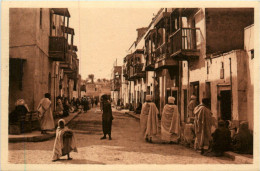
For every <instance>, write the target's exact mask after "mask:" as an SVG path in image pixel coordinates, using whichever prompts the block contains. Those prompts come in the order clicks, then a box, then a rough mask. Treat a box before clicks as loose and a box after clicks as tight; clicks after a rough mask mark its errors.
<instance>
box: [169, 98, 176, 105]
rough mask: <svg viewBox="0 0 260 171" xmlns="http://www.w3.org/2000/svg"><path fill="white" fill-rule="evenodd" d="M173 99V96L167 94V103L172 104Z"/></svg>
mask: <svg viewBox="0 0 260 171" xmlns="http://www.w3.org/2000/svg"><path fill="white" fill-rule="evenodd" d="M174 101H175V98H174V97H172V96H169V97H168V103H172V104H174Z"/></svg>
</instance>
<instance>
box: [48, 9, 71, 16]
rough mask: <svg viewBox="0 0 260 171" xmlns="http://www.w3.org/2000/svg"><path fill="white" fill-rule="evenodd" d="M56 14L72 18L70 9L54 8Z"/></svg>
mask: <svg viewBox="0 0 260 171" xmlns="http://www.w3.org/2000/svg"><path fill="white" fill-rule="evenodd" d="M52 10H53V12H54V14H56V15H61V16H66V17H70V13H69V10H68V8H52Z"/></svg>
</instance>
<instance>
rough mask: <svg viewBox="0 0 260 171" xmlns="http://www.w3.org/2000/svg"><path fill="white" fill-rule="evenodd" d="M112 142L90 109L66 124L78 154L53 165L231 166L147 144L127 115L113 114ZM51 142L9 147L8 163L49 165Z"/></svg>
mask: <svg viewBox="0 0 260 171" xmlns="http://www.w3.org/2000/svg"><path fill="white" fill-rule="evenodd" d="M113 115H114V120H113V126H112V138H113V139H112V140H111V141H110V140H108V139H106V140H100V137H101V136H102V125H101V112H100V110H99V109H98V108H94V109H92V110H90V111H88V112H87V113H81V114H79V115H78V117H76V118H75V119H74V120H73V121H71V123H70V124H69V128H71V129H72V130H73V131H74V132H75V137H76V140H77V147H78V153H74V152H72V153H71V157H72V158H73V160H66V157H62V158H61V159H62V160H60V161H57V162H55V164H203V163H211V164H218V163H228V164H232V163H234V162H233V161H232V160H231V159H229V158H226V157H221V158H216V157H205V156H201V155H200V154H199V153H198V152H195V151H194V150H192V149H188V148H186V147H184V146H181V145H176V144H162V143H160V140H158V141H157V142H155V143H153V144H150V143H146V142H145V141H144V140H143V138H142V137H141V136H140V134H139V131H140V126H139V121H138V120H136V119H135V118H132V117H130V116H128V115H127V114H123V113H118V112H113ZM53 144H54V139H51V140H48V141H44V142H25V143H24V142H23V143H9V156H8V157H9V162H10V163H20V164H24V163H26V164H48V163H49V164H53V162H52V161H51V157H52V148H53Z"/></svg>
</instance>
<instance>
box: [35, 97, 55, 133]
mask: <svg viewBox="0 0 260 171" xmlns="http://www.w3.org/2000/svg"><path fill="white" fill-rule="evenodd" d="M37 111H38V115H39V120H40V125H41V133H42V134H46V131H47V130H53V129H54V119H53V115H52V110H51V101H50V94H49V93H46V94H45V97H44V98H43V99H41V101H40V103H39V105H38V107H37Z"/></svg>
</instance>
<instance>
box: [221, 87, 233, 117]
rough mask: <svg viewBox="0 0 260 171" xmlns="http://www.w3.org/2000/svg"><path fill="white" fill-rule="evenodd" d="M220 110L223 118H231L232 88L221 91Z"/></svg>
mask: <svg viewBox="0 0 260 171" xmlns="http://www.w3.org/2000/svg"><path fill="white" fill-rule="evenodd" d="M220 112H221V119H222V120H231V90H222V91H220Z"/></svg>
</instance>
